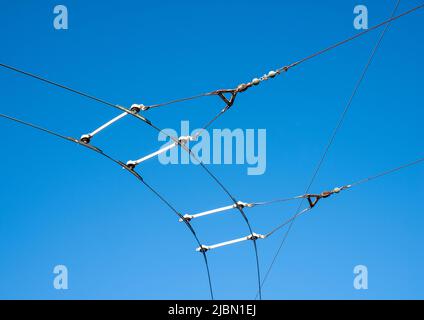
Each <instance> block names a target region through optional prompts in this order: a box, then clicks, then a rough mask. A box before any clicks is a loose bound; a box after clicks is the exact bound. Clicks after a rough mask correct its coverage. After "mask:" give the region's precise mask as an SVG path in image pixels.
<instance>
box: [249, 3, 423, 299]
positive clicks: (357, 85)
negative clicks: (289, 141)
mask: <svg viewBox="0 0 424 320" xmlns="http://www.w3.org/2000/svg"><path fill="white" fill-rule="evenodd" d="M400 1H401V0H397V2H396V5H395V8H394V10H393V12H392V15H391V18H390V19H388V20H386V21H385V22H383V23H380V26H382V25H385V28H384V29H383V31H382V32H381V34H380V36H379V38H378V40H377V42H376V44H375V45H374V47H373V49H372V51H371V55H370V57H369V59H368V61H367V63H366V64H365V67H364V69H363V71H362V73H361V76H360V77H359V80H358V81H357V83H356V85H355V87H354V89H353V92H352V94H351V96H350V98H349V100H348V102H347V104H346V107H345V109H344V110H343V112H342V114H341V117H340V119H339V120H338V123H337V125H336V127H335V129H334V131H333V133H332V135H331V137H330V140H329V142H328V144H327V146H326V148H325V150H324V153H323V154H322V156H321V159H320V160H319V162H318V166H317V167H316V169H315V172H314V173H313V175H312V178H311V180H310V182H309V184H308V186H307V188H306V191H305V194H307V193H308V192H309V189H310V188H311V186H312V184H313V183H314V181H315V179H316V177H317V175H318V172H319V171H320V169H321V167H322V165H323V163H324V161H325V159H326V157H327V154H328V151H329V150H330V147H331V145H332V144H333V142H334V139H335V138H336V135H337V133H338V132H339V130H340V128H341V126H342V124H343V122H344V119H345V117H346V115H347V112H348V111H349V109H350V107H351V105H352V102H353V99H354V98H355V96H356V94H357V92H358V89H359V87H360V86H361V84H362V81H363V80H364V78H365V75H366V73H367V71H368V69H369V67H370V65H371V63H372V61H373V60H374V56H375V54H376V52H377V50H378V48H379V47H380V44H381V42H382V40H383V38H384V36H385V34H386V32H387V30H388V28H389V26H390V22H392V21H393V20H395V18H397V19H398V18H400V17H402V16H405V15H407V14H409V13H411V12H413V11H415V10H418V9H420V8H422V7H424V4H422V5H420V6H417V7H415V8H413V9H411V10H409V11H406V12H404V13H402V14H401V15H398V16H396V17H395V16H394V15H395V14H396V11H397V9H398V7H399V4H400ZM378 26H379V25H377V26H376V27H374V28H373V29H376V28H377V27H378ZM370 29H371V30H373V29H372V28H370ZM370 29H368V30H365V31H364V32H367V31H368V32H369V31H370ZM364 32H362V33H364ZM343 43H345V42H343V41H342V42H340V43H339V44H338V45H341V44H343ZM331 48H332V47H329V48H327V50H324V51H323V52H326V51H328V50H331ZM319 54H320V53H319ZM315 56H316V55H311V56H309V57H307V58H305V59H303V60H300V61H299V63H302V62H304V61H307V60H309V59H312V58H313V57H315ZM299 63H298V64H299ZM303 202H304V199H302V201H300V204H299V207H298V209H297V210H296V211H297V213H299V212H300V210H301V207H302V205H303ZM295 221H296V215H295V218H294V219H293V220H291V222H290V224H289V226H288V228H287V231H286V232H285V234H284V236H283V238H282V240H281V242H280V245H279V247H278V249H277V251H276V252H275V254H274V257H273V259H272V261H271V264H270V266H269V267H268V270H267V272H266V273H265V276H264V280H263V282H262V284H261V287H263V285H264V284H265V282H266V280H267V279H268V276H269V274H270V272H271V270H272V268H273V266H274V265H275V262H276V260H277V257H278V255H279V254H280V252H281V249H282V247H283V245H284V243H285V242H286V239H287V237H288V235H289V233H290V231H291V229H292V227H293V224H294V222H295ZM257 296H258V294H257V295H256V297H257Z"/></svg>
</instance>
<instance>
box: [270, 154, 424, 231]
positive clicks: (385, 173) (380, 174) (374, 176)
mask: <svg viewBox="0 0 424 320" xmlns="http://www.w3.org/2000/svg"><path fill="white" fill-rule="evenodd" d="M421 162H424V157H422V158H419V159H417V160H415V161H412V162H409V163H406V164H403V165H400V166H398V167H395V168H392V169H389V170H386V171H383V172H381V173H379V174H376V175H373V176H370V177H367V178H365V179H361V180H358V181H356V182H353V183H351V184H348V185H346V186H345V187H344V188H345V189H350V188H352V187H355V186H359V185H362V184H364V183H367V182H370V181H373V180H376V179H379V178H382V177H384V176H387V175H389V174H392V173H395V172H397V171H400V170H403V169H406V168H409V167H412V166H415V165H417V164H420V163H421ZM305 198H306V197H305ZM313 208H314V207H307V208H306V209H304V210H302V211H301V212H299V213H296V214H295V215H293V216H292V217H291V218H289V219H288V220H286V221H285V222H284V223H282V224H281V225H279V226H277V227H276V228H274V229H272V230H271V231H270V232H268V233H267V234H265V237H266V238H268V237H269V236H271V235H272V234H273V233H275V232H276V231H278V230H279V229H281V228H283V227H284V226H286V225H287V224H288V223H289V222H291V221H292V220H294V219H296V218H297V217H299V216H300V215H303V214H304V213H306V212H308V211H309V210H312V209H313Z"/></svg>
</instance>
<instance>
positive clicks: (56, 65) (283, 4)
mask: <svg viewBox="0 0 424 320" xmlns="http://www.w3.org/2000/svg"><path fill="white" fill-rule="evenodd" d="M419 3H420V1H412V0H411V1H402V3H401V6H400V8H399V12H400V11H404V10H406V9H408V8H411V7H413V6H416V5H418V4H419ZM56 4H65V5H67V7H68V9H69V30H67V31H57V30H55V29H54V28H53V24H52V23H53V18H54V15H53V7H54V5H56ZM357 4H366V5H367V6H368V9H369V19H370V21H369V23H370V25H374V24H376V23H378V22H380V21H383V20H385V19H386V18H387V17H388V16H390V14H391V11H392V10H393V7H394V4H395V1H371V0H367V1H365V2H362V1H361V2H358V1H350V0H348V1H260V2H257V1H246V0H244V1H221V0H219V1H213V2H210V3H205V2H204V1H178V2H175V1H161V2H147V1H120V2H119V4H112V3H109V2H107V1H106V2H105V1H70V0H67V1H64V2H55V1H27V0H26V1H2V3H1V12H0V28H1V51H0V52H1V53H0V61H1V62H2V63H9V64H12V65H15V66H17V67H20V68H23V69H26V70H29V71H32V72H35V73H38V74H40V75H44V76H45V77H47V78H50V79H53V80H55V81H58V82H61V83H64V84H67V85H69V86H71V87H75V88H77V89H81V90H83V91H87V92H89V93H92V94H94V95H96V96H99V97H102V98H105V99H107V100H109V101H112V102H114V103H118V104H121V105H124V106H127V107H129V106H130V105H131V104H132V103H144V104H152V103H157V102H162V101H166V100H169V99H173V98H178V97H183V96H188V95H192V94H197V93H200V92H205V91H210V90H215V89H218V88H223V87H234V86H236V85H238V84H239V83H241V82H246V81H249V80H250V79H252V78H253V77H255V76H261V75H262V74H263V73H265V72H267V71H269V70H270V69H272V68H277V67H280V66H283V65H285V64H288V63H290V62H293V61H295V60H298V59H300V58H302V57H304V56H306V55H308V54H310V53H312V52H314V51H316V50H318V49H321V48H323V47H325V46H327V45H329V44H332V43H333V42H336V41H338V40H341V39H343V38H345V37H348V36H350V35H352V34H354V33H355V32H357V30H355V29H354V28H353V25H352V21H353V18H354V15H353V7H354V6H355V5H357ZM423 18H424V17H423V12H422V11H420V12H418V13H414V14H413V15H410V16H408V17H405V18H403V19H401V20H399V21H396V22H395V23H394V24H393V26H392V27H391V28H390V30H389V32H388V33H387V36H386V38H385V39H384V41H383V43H382V46H381V49H380V51H379V52H378V54H377V56H376V59H375V62H374V63H373V65H372V66H371V68H370V70H369V73H368V75H367V78H366V80H365V82H364V85H363V87H362V88H361V89H360V91H359V93H358V96H357V97H356V99H355V101H354V103H353V105H352V109H351V111H350V112H349V114H348V117H347V119H346V122H345V123H344V126H343V128H342V130H341V132H340V134H339V135H338V136H337V139H336V141H335V143H334V145H333V148H332V149H331V151H330V153H329V156H328V159H327V161H326V162H325V164H324V166H323V168H322V170H321V172H320V174H319V176H318V178H317V180H316V183H315V184H314V185H313V188H312V191H314V192H321V191H322V190H324V189H329V188H332V187H334V186H337V185H340V184H346V183H349V182H351V181H355V180H358V179H361V178H364V177H367V176H369V175H372V174H375V173H378V172H380V171H383V170H385V169H389V168H391V167H394V166H397V165H399V164H402V163H405V162H408V161H411V160H414V159H416V158H419V157H421V156H422V151H423V134H422V118H423V116H424V111H423V108H422V106H423V97H422V90H423V82H422V74H423V71H424V65H423V63H422V57H423V56H424V47H423V41H422V30H423V23H424V20H423ZM378 34H379V32H378V31H377V32H372V33H370V34H368V35H367V36H365V37H362V38H360V39H358V40H356V41H355V42H352V43H350V44H347V45H345V46H343V47H341V48H339V49H337V50H334V51H332V52H330V53H328V54H326V55H324V56H321V57H319V58H317V59H314V60H312V61H309V62H307V63H305V64H303V65H301V66H299V67H297V68H295V69H293V70H292V71H290V72H289V73H287V74H285V75H282V76H281V77H279V78H278V79H275V80H273V81H269V82H267V83H266V84H263V85H261V86H259V87H257V88H254V89H251V90H249V91H248V92H246V93H243V94H241V95H240V96H239V98H238V101H237V103H236V105H235V106H234V107H233V109H231V111H229V112H228V113H227V114H226V115H225V116H224V117H222V118H221V119H220V120H219V121H218V122H217V123H216V124H215V127H216V128H230V129H234V128H243V129H247V128H255V129H257V128H266V129H267V171H266V174H264V175H262V176H247V175H246V169H247V165H221V166H219V165H212V166H210V168H211V170H212V171H213V172H214V173H216V174H217V175H218V176H219V177H220V178H221V179H222V180H223V181H224V182H225V184H226V185H227V186H228V188H229V189H230V190H231V191H232V192H233V193H234V194H235V195H236V197H237V198H239V199H241V200H243V201H262V200H268V199H273V198H276V197H285V196H292V195H297V194H300V193H302V192H303V191H304V189H305V187H306V185H307V183H308V181H309V179H310V177H311V175H312V172H313V169H314V168H315V166H316V163H317V161H318V159H319V157H320V155H321V153H322V151H323V148H324V146H325V144H326V143H327V140H328V138H329V136H330V134H331V131H332V130H333V128H334V126H335V123H336V121H337V119H338V117H339V115H340V113H341V111H342V110H343V108H344V105H345V103H346V101H347V99H348V96H349V95H350V93H351V91H352V89H353V86H354V84H355V82H356V80H357V78H358V76H359V74H360V71H361V68H362V67H363V65H364V64H365V62H366V60H367V59H368V56H369V53H370V50H371V48H372V46H373V45H374V43H375V41H376V39H377V37H378ZM0 71H1V72H0V90H1V106H0V110H1V112H2V113H6V114H9V115H13V116H17V117H20V118H22V119H25V120H29V121H32V122H35V123H38V124H41V125H43V126H46V127H48V128H51V129H53V130H56V131H59V132H62V133H64V134H66V135H70V136H75V137H79V136H80V135H81V134H82V133H86V132H88V131H90V130H91V129H93V128H95V127H96V126H97V125H99V124H101V123H103V122H105V121H107V120H109V119H110V118H111V117H113V116H115V115H116V114H117V112H116V111H115V110H113V109H110V108H107V107H105V106H102V105H101V104H98V103H95V102H92V101H89V100H86V99H84V98H81V97H78V96H76V95H72V94H69V93H67V92H65V91H62V90H60V89H57V88H54V87H51V86H47V85H45V84H43V83H40V82H37V81H35V80H32V79H28V78H25V77H23V76H21V75H17V74H14V73H12V72H10V71H7V70H0ZM220 107H222V103H221V102H220V101H219V100H218V99H217V98H213V97H211V98H205V99H203V100H198V101H195V102H190V103H185V104H181V105H176V106H175V107H172V108H171V107H170V108H164V109H161V110H159V109H158V110H151V111H149V113H148V116H149V118H150V119H151V120H152V121H153V122H154V123H156V124H157V125H158V126H160V127H163V128H165V127H168V128H175V129H178V128H179V125H180V120H190V124H191V126H192V128H193V129H194V128H196V127H199V126H200V125H202V124H203V123H204V122H205V120H207V119H209V118H210V117H211V116H212V115H214V114H215V113H216V112H217V111H218V110H219V109H220ZM0 134H1V136H2V144H1V149H0V150H1V151H0V155H1V160H0V164H1V165H0V177H1V193H0V200H1V207H0V213H1V214H0V261H1V262H0V297H1V298H52V299H70V298H130V299H134V298H137V299H151V298H159V299H162V298H172V299H174V298H175V299H191V298H193V299H208V298H209V292H208V286H207V280H206V276H205V270H204V266H203V262H202V258H201V256H200V254H199V253H197V252H195V251H194V249H195V247H196V244H195V243H194V241H193V239H192V236H191V235H190V234H189V232H188V231H187V230H186V228H185V227H184V226H183V225H181V224H179V223H178V222H177V220H176V218H175V216H174V215H173V213H172V212H171V211H169V209H168V208H166V207H165V206H164V205H163V204H162V203H161V202H160V201H159V200H158V199H157V198H156V197H155V196H154V195H153V194H151V193H150V192H149V191H148V190H147V189H146V188H144V187H143V186H142V185H141V184H139V183H137V182H136V180H135V179H133V177H132V176H131V175H129V174H127V173H126V172H125V171H123V170H121V169H119V167H117V166H115V165H113V164H112V163H110V162H108V161H106V160H105V159H103V158H101V157H99V156H98V155H96V154H95V153H91V152H89V151H87V150H85V149H82V148H81V147H78V146H76V145H74V144H71V143H64V142H63V141H60V140H57V139H55V138H53V137H51V136H48V135H44V134H42V133H39V132H36V131H33V130H31V129H28V128H25V127H22V126H17V125H15V124H14V123H11V122H8V121H6V120H1V119H0ZM94 142H95V144H96V145H98V146H99V147H101V148H103V149H104V150H105V151H107V152H109V153H110V154H111V155H113V156H115V157H116V158H119V159H121V160H124V161H126V160H128V159H131V158H137V157H139V156H142V155H145V154H147V153H148V152H151V151H154V150H155V149H156V148H157V147H158V146H159V145H161V144H162V142H158V141H157V133H156V132H155V131H153V130H152V129H151V128H149V127H148V126H146V125H144V124H143V123H141V122H139V121H137V120H135V119H133V118H130V117H128V118H126V119H125V120H123V121H122V122H120V123H118V124H117V125H115V126H114V127H113V128H110V129H109V130H107V131H105V132H104V133H103V134H101V135H99V136H98V137H96V139H95V141H94ZM140 169H141V171H140V172H141V174H142V175H143V177H144V178H145V179H146V181H148V182H150V183H151V184H152V185H153V186H155V187H156V188H157V189H158V190H160V191H162V192H163V193H164V195H165V196H167V197H168V198H169V199H170V201H171V202H172V203H174V204H175V206H176V207H177V208H178V209H179V210H181V211H182V212H183V213H185V212H197V211H202V210H206V209H210V208H214V207H218V206H223V205H228V204H230V203H229V201H228V198H227V197H226V195H225V194H224V193H223V192H222V191H221V190H220V189H219V188H218V187H217V186H216V185H215V184H214V183H213V181H211V180H210V179H209V177H208V176H207V175H206V174H205V173H204V172H203V171H202V170H201V169H200V168H199V167H198V166H195V165H181V166H163V165H160V164H159V163H158V161H156V160H152V161H149V162H146V163H145V164H144V165H143V166H142V167H141V168H140ZM423 178H424V168H423V167H420V166H418V167H414V168H411V169H408V170H404V171H402V172H400V173H397V174H394V175H391V176H388V177H385V178H383V179H380V180H376V181H374V182H371V183H369V184H365V185H363V186H361V187H358V188H355V189H352V190H350V191H348V192H345V193H342V194H340V195H337V196H334V197H332V198H330V199H331V200H330V199H329V200H328V201H325V202H324V201H323V202H322V203H321V204H320V205H319V206H318V207H317V208H316V209H314V210H313V211H312V212H311V214H310V215H307V216H303V217H302V218H300V219H299V220H297V221H296V223H295V225H294V227H293V229H292V232H291V234H290V236H289V238H288V241H287V243H286V245H285V247H284V248H283V250H282V252H281V255H280V256H279V258H278V260H277V263H276V265H275V266H274V269H273V271H272V273H271V274H270V277H269V279H268V281H267V283H266V285H265V286H264V294H263V296H264V298H268V299H298V298H307V299H310V298H313V299H315V298H323V299H327V298H337V299H339V298H347V299H370V298H424V277H423V270H424V258H423V250H422V243H423V241H424V235H423V232H422V230H423V228H424V215H423V213H424V212H423V208H422V200H423V198H422V195H423V187H424V183H423V181H424V179H423ZM296 205H297V203H286V204H280V205H274V206H270V207H266V208H255V209H252V210H248V211H247V213H248V215H249V218H250V219H251V222H252V224H253V226H254V230H255V231H257V232H259V233H264V232H266V231H268V230H269V229H271V228H272V227H273V226H275V225H277V224H278V223H279V222H282V221H283V220H285V219H286V218H287V217H289V216H290V215H291V214H293V213H294V210H295V209H296ZM194 226H195V228H197V230H198V233H199V237H200V239H201V240H202V241H203V242H205V243H207V244H212V243H215V242H221V241H224V240H228V239H232V238H237V237H239V236H244V235H246V234H247V233H248V231H247V229H246V226H245V225H244V223H243V221H242V219H241V217H240V216H239V215H238V214H237V213H236V212H229V213H227V214H222V215H220V216H214V217H210V218H205V219H203V220H200V221H194ZM282 235H283V233H282V232H280V233H277V234H276V235H275V236H274V237H272V238H270V239H268V240H266V241H263V242H258V245H259V253H260V260H261V267H262V271H263V272H264V271H265V269H266V268H267V267H268V266H269V263H270V261H271V259H272V256H273V254H274V252H275V250H276V248H277V247H278V245H279V242H280V241H281V237H282ZM209 259H210V264H211V271H212V279H213V284H214V289H215V293H216V297H217V298H222V299H227V298H234V299H250V298H254V296H255V293H256V270H255V265H254V263H255V260H254V255H253V250H252V246H251V245H250V243H243V244H240V245H238V246H232V247H227V248H224V249H222V250H216V251H213V252H210V255H209ZM58 264H64V265H66V266H67V267H68V269H69V290H67V291H58V290H55V289H54V288H53V278H54V275H53V268H54V266H55V265H58ZM358 264H363V265H366V266H368V269H369V290H367V291H357V290H354V288H353V277H354V275H353V268H354V266H355V265H358Z"/></svg>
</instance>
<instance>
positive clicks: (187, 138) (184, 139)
mask: <svg viewBox="0 0 424 320" xmlns="http://www.w3.org/2000/svg"><path fill="white" fill-rule="evenodd" d="M192 140H194V139H193V138H192V137H190V136H184V137H180V138H178V141H179V142H180V143H181V144H186V143H187V142H188V141H192ZM176 146H178V143H177V142H173V143H171V144H169V145H167V146H166V147H164V148H161V149H159V150H158V151H155V152H153V153H151V154H148V155H147V156H145V157H143V158H140V159H138V160H129V161H127V165H131V166H136V165H138V164H140V163H142V162H144V161H146V160H149V159H151V158H153V157H156V156H157V155H160V154H161V153H164V152H166V151H168V150H170V149H172V148H175V147H176Z"/></svg>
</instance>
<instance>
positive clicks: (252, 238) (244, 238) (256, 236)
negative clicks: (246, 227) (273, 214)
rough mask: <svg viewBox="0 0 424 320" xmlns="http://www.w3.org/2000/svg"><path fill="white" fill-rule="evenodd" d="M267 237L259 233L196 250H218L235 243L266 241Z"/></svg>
mask: <svg viewBox="0 0 424 320" xmlns="http://www.w3.org/2000/svg"><path fill="white" fill-rule="evenodd" d="M265 238H266V236H264V235H262V234H257V233H252V234H250V235H248V236H246V237H243V238H238V239H234V240H230V241H225V242H221V243H217V244H214V245H211V246H204V245H202V246H201V247H198V248H196V251H202V250H203V251H205V250H206V251H207V250H212V249H216V248H220V247H224V246H229V245H232V244H235V243H239V242H243V241H247V240H256V239H265Z"/></svg>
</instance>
